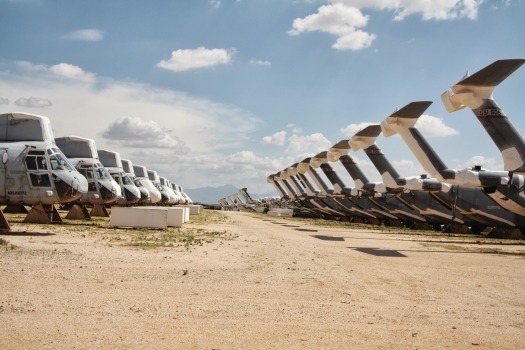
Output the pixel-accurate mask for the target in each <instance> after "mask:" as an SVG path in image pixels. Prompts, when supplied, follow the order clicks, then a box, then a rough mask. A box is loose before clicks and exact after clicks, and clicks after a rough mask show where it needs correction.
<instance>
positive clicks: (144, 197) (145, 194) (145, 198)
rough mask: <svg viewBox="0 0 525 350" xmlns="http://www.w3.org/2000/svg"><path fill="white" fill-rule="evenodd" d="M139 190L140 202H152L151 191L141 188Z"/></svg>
mask: <svg viewBox="0 0 525 350" xmlns="http://www.w3.org/2000/svg"><path fill="white" fill-rule="evenodd" d="M138 189H139V191H140V202H141V203H146V202H149V200H150V195H149V191H148V190H147V189H146V188H145V187H139V188H138Z"/></svg>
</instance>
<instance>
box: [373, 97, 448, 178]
mask: <svg viewBox="0 0 525 350" xmlns="http://www.w3.org/2000/svg"><path fill="white" fill-rule="evenodd" d="M431 103H432V102H427V101H423V102H412V103H409V104H408V105H406V106H405V107H403V108H401V109H400V110H398V111H396V112H394V113H393V114H391V115H390V116H389V117H387V118H386V119H385V120H384V121H383V122H382V123H381V130H382V131H383V135H385V136H386V137H389V136H392V135H395V134H399V135H400V136H401V137H402V138H403V141H405V143H406V144H407V146H408V147H409V148H410V150H411V151H412V153H413V154H414V156H416V158H417V160H418V161H419V162H420V163H421V165H422V166H423V169H425V171H427V172H428V173H429V174H430V176H431V177H437V178H440V179H442V180H444V181H445V180H449V179H453V178H454V177H455V175H454V174H453V173H450V174H449V172H448V168H447V166H446V165H445V163H444V162H443V160H442V159H441V158H440V157H439V156H438V155H437V153H436V152H435V151H434V149H433V148H432V146H430V144H429V143H428V142H427V141H426V140H425V139H424V138H423V136H422V135H421V133H420V132H419V130H418V129H417V128H416V127H415V124H416V122H417V119H418V118H419V117H420V116H421V115H422V114H423V112H425V110H426V109H427V108H428V106H430V104H431Z"/></svg>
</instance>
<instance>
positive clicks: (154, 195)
mask: <svg viewBox="0 0 525 350" xmlns="http://www.w3.org/2000/svg"><path fill="white" fill-rule="evenodd" d="M149 196H150V200H151V203H158V202H160V201H161V200H162V195H161V194H160V192H159V191H158V190H156V189H151V190H149Z"/></svg>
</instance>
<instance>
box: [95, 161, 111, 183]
mask: <svg viewBox="0 0 525 350" xmlns="http://www.w3.org/2000/svg"><path fill="white" fill-rule="evenodd" d="M95 168H96V169H97V177H98V178H99V179H101V180H111V179H112V178H111V175H109V173H108V171H107V170H106V168H104V167H103V166H102V164H100V163H97V164H95Z"/></svg>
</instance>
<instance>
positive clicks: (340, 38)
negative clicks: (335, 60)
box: [288, 0, 484, 51]
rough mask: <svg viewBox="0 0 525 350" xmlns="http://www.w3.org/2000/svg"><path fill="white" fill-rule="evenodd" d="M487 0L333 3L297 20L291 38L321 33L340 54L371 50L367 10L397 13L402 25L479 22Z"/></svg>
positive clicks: (352, 0)
mask: <svg viewBox="0 0 525 350" xmlns="http://www.w3.org/2000/svg"><path fill="white" fill-rule="evenodd" d="M483 2H484V0H432V1H430V0H424V1H423V0H421V1H420V0H329V1H328V4H327V5H323V6H321V7H319V8H318V10H317V13H314V14H311V15H308V16H306V17H304V18H296V19H294V21H293V23H292V29H291V30H290V31H288V34H290V35H299V34H301V33H303V32H311V31H321V32H325V33H329V34H332V35H334V36H336V37H337V39H336V42H335V43H334V44H333V45H332V48H334V49H337V50H354V51H357V50H362V49H366V48H368V47H370V46H371V45H372V42H373V41H374V40H375V39H376V38H377V36H376V35H375V34H370V33H368V32H366V31H364V30H362V28H365V27H366V26H367V24H368V20H369V16H367V15H365V14H363V12H362V10H364V9H373V10H380V11H392V12H394V20H396V21H402V20H404V19H405V18H406V17H407V16H410V15H413V14H420V15H421V18H422V19H423V20H425V21H427V20H438V21H442V20H452V19H459V18H468V19H475V18H477V15H478V9H479V7H480V6H481V4H482V3H483Z"/></svg>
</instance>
